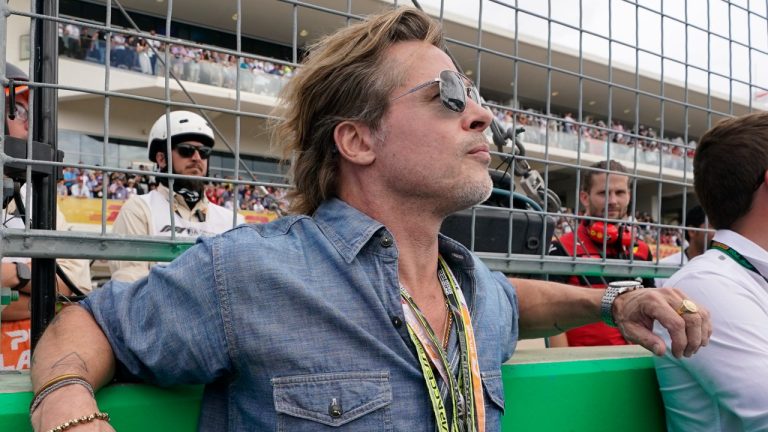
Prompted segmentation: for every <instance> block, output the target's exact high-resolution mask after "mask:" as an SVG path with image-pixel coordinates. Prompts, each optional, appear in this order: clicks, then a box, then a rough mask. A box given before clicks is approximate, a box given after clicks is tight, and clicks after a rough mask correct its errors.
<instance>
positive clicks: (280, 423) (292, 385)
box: [272, 371, 392, 432]
mask: <svg viewBox="0 0 768 432" xmlns="http://www.w3.org/2000/svg"><path fill="white" fill-rule="evenodd" d="M272 391H273V396H274V399H275V410H276V411H277V430H278V431H280V432H282V431H291V432H293V431H324V430H333V431H346V430H349V431H353V430H354V431H361V430H364V431H391V430H392V419H391V413H390V411H391V407H390V405H391V404H392V388H391V386H390V383H389V372H387V371H370V372H367V371H366V372H338V373H323V374H310V375H294V376H286V377H278V378H273V379H272Z"/></svg>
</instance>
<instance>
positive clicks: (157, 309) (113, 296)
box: [82, 237, 231, 385]
mask: <svg viewBox="0 0 768 432" xmlns="http://www.w3.org/2000/svg"><path fill="white" fill-rule="evenodd" d="M217 241H218V238H217V237H214V238H207V239H200V240H198V242H197V243H196V244H195V246H193V247H192V248H190V249H189V250H188V251H187V252H185V253H184V254H182V255H181V256H179V257H178V258H177V259H176V260H174V261H173V262H172V263H170V264H169V265H168V266H162V265H160V266H155V267H154V268H153V269H152V271H151V272H150V273H149V275H148V276H147V277H146V278H143V279H141V280H139V281H137V282H135V283H126V282H118V281H112V282H110V283H108V284H107V285H105V286H104V288H102V289H100V290H96V291H95V292H93V293H92V294H91V295H90V296H89V297H88V298H87V299H86V300H84V301H83V303H82V304H83V306H84V307H85V308H86V309H87V310H89V311H90V312H91V314H92V315H93V316H94V318H95V319H96V321H97V322H98V323H99V325H100V326H101V328H102V330H103V331H104V333H105V334H106V336H107V338H108V340H109V342H110V344H111V346H112V349H113V351H114V353H115V356H116V358H117V360H118V361H119V363H120V367H121V368H124V369H125V372H128V373H129V374H131V375H133V376H135V377H138V378H140V379H142V380H145V381H149V382H152V383H155V384H158V385H173V384H185V383H208V382H212V381H214V380H215V379H217V378H218V377H221V376H223V375H225V374H226V373H227V372H228V371H229V370H230V368H231V361H230V356H229V350H228V344H227V338H226V331H225V326H224V316H223V313H222V301H221V297H220V291H219V288H220V285H221V284H219V283H218V282H219V280H218V279H219V278H220V277H221V274H219V275H217V274H216V273H215V269H216V268H219V269H221V266H220V265H217V263H216V257H215V256H214V249H215V246H216V244H217V243H216V242H217ZM219 244H220V243H219Z"/></svg>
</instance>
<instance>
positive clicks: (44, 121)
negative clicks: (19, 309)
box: [31, 0, 58, 349]
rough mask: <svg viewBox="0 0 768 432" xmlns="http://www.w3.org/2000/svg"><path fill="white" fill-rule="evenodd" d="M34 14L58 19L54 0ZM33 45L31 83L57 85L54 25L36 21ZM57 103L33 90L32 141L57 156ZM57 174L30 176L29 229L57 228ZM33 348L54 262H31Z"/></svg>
mask: <svg viewBox="0 0 768 432" xmlns="http://www.w3.org/2000/svg"><path fill="white" fill-rule="evenodd" d="M35 12H37V13H42V14H44V15H46V16H51V17H55V16H58V2H57V0H35ZM34 31H35V36H36V37H35V41H34V46H33V47H32V56H31V61H33V62H34V67H33V80H34V81H35V82H43V83H57V82H58V72H57V69H58V65H57V57H58V28H57V23H56V22H55V21H50V20H40V19H38V20H35V23H34ZM56 113H57V99H56V90H55V89H51V88H45V89H40V88H38V89H35V90H34V124H33V130H32V139H33V140H34V141H39V142H41V143H45V144H48V145H50V146H51V147H52V148H53V150H54V151H53V154H54V155H55V154H57V152H56V150H57V149H58V146H57V140H56V138H57V129H58V125H57V116H56ZM55 173H56V170H52V174H50V175H39V174H35V175H33V176H32V190H33V194H32V228H35V229H49V230H50V229H55V228H56V192H55V187H56V178H55ZM32 287H33V289H32V299H31V303H32V348H33V349H34V347H35V345H36V344H37V341H38V340H39V339H40V336H42V334H43V331H45V328H46V327H47V326H48V324H49V323H50V322H51V320H52V319H53V316H54V314H55V310H56V261H55V260H54V259H50V258H33V259H32Z"/></svg>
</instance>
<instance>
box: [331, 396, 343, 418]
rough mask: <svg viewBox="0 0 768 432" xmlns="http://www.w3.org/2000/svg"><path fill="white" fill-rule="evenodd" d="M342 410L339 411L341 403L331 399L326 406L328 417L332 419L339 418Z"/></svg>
mask: <svg viewBox="0 0 768 432" xmlns="http://www.w3.org/2000/svg"><path fill="white" fill-rule="evenodd" d="M341 414H343V413H342V410H341V403H340V402H339V400H338V399H336V398H332V399H331V403H330V405H328V415H329V416H331V417H333V418H339V417H341Z"/></svg>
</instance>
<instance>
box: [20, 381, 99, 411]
mask: <svg viewBox="0 0 768 432" xmlns="http://www.w3.org/2000/svg"><path fill="white" fill-rule="evenodd" d="M73 384H79V385H81V386H83V387H85V388H86V389H88V391H89V392H90V393H91V396H94V393H93V387H91V384H89V383H88V381H86V380H85V379H84V378H82V377H81V376H80V375H74V374H67V375H62V376H59V377H56V378H54V379H52V380H50V381H48V382H47V383H46V384H45V385H44V386H43V387H42V388H40V390H39V391H38V392H37V394H36V395H35V397H34V398H32V402H31V403H30V404H29V415H32V413H34V412H35V410H36V409H37V407H38V406H40V403H42V402H43V399H45V398H46V397H47V396H48V395H49V394H51V393H53V392H54V391H56V390H58V389H60V388H62V387H66V386H69V385H73Z"/></svg>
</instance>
